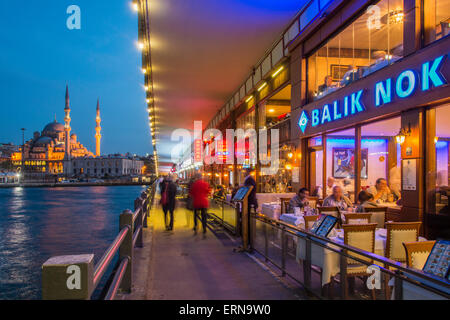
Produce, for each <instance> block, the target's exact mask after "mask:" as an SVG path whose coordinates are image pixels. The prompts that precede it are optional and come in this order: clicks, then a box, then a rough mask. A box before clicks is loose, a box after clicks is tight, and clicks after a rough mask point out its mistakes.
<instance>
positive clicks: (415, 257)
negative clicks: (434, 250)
mask: <svg viewBox="0 0 450 320" xmlns="http://www.w3.org/2000/svg"><path fill="white" fill-rule="evenodd" d="M429 255H430V252H428V251H420V252H419V251H417V252H412V253H411V267H413V268H415V269H419V270H422V269H423V266H424V265H425V262H427V259H428V256H429Z"/></svg>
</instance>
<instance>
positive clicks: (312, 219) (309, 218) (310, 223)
mask: <svg viewBox="0 0 450 320" xmlns="http://www.w3.org/2000/svg"><path fill="white" fill-rule="evenodd" d="M303 219H304V220H305V229H306V230H310V229H311V228H312V226H313V224H314V222H316V221H317V219H319V215H318V214H317V215H313V216H303Z"/></svg>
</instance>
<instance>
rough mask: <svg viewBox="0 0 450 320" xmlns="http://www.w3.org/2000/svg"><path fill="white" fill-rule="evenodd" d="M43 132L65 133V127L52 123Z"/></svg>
mask: <svg viewBox="0 0 450 320" xmlns="http://www.w3.org/2000/svg"><path fill="white" fill-rule="evenodd" d="M43 132H52V133H57V132H64V125H63V124H61V123H59V122H56V121H55V122H51V123H49V124H48V125H46V126H45V128H44V130H43Z"/></svg>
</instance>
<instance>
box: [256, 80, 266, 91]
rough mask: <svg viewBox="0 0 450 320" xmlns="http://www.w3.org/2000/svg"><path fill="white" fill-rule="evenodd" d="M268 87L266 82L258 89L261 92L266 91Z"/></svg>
mask: <svg viewBox="0 0 450 320" xmlns="http://www.w3.org/2000/svg"><path fill="white" fill-rule="evenodd" d="M266 86H267V82H264V83H263V84H262V85H261V87H259V88H258V92H260V91H261V90H262V89H264V88H265V87H266Z"/></svg>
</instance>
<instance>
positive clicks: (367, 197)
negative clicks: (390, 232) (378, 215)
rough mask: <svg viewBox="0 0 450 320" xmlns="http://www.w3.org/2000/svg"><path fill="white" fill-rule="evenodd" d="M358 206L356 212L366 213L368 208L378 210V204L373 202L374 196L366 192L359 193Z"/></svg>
mask: <svg viewBox="0 0 450 320" xmlns="http://www.w3.org/2000/svg"><path fill="white" fill-rule="evenodd" d="M358 203H359V204H358V206H357V208H356V212H360V213H361V212H365V209H366V208H377V207H378V205H377V203H376V202H375V201H374V200H373V195H372V194H370V193H369V192H367V191H366V190H363V191H361V192H360V193H358Z"/></svg>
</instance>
